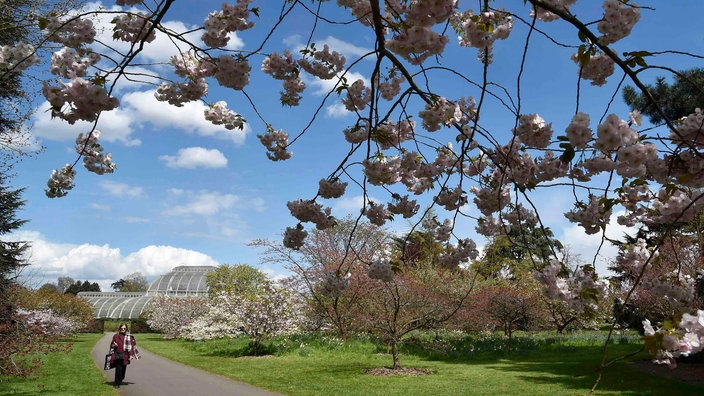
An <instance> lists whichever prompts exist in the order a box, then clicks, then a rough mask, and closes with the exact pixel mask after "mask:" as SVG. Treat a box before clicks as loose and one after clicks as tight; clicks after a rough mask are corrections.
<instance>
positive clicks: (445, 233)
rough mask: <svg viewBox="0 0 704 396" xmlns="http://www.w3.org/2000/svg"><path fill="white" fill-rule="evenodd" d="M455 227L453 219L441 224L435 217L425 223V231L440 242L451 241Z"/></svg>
mask: <svg viewBox="0 0 704 396" xmlns="http://www.w3.org/2000/svg"><path fill="white" fill-rule="evenodd" d="M454 225H455V223H454V221H452V219H445V220H443V222H442V223H440V222H439V221H438V220H437V219H436V218H435V217H433V218H430V219H427V220H424V221H423V228H424V230H425V231H426V232H428V233H429V234H430V235H432V236H433V237H434V238H435V240H437V241H440V242H447V241H449V240H450V237H451V236H452V230H453V229H454Z"/></svg>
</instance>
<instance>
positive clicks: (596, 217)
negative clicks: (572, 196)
mask: <svg viewBox="0 0 704 396" xmlns="http://www.w3.org/2000/svg"><path fill="white" fill-rule="evenodd" d="M565 217H566V218H567V219H568V220H569V221H571V222H573V223H577V224H579V225H580V226H582V228H584V232H585V233H587V234H590V235H591V234H596V233H597V232H600V231H601V230H603V229H605V228H606V225H607V224H609V220H610V219H611V208H609V207H608V206H607V204H606V202H605V201H604V200H603V199H601V198H600V197H598V196H596V195H591V194H590V195H589V203H586V204H585V203H584V202H581V201H578V202H576V203H575V208H574V209H572V210H570V211H569V212H567V213H565Z"/></svg>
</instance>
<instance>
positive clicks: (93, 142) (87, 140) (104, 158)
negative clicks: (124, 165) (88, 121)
mask: <svg viewBox="0 0 704 396" xmlns="http://www.w3.org/2000/svg"><path fill="white" fill-rule="evenodd" d="M98 138H100V131H99V130H97V129H95V130H93V132H91V133H88V134H86V135H83V133H80V134H78V137H77V138H76V152H77V153H78V155H80V156H82V157H83V166H85V167H86V169H88V170H89V171H91V172H93V173H95V174H98V175H102V174H105V173H113V172H114V171H115V168H116V167H117V166H116V165H115V163H114V162H112V155H111V154H110V153H106V154H103V150H104V149H103V146H101V145H100V143H98Z"/></svg>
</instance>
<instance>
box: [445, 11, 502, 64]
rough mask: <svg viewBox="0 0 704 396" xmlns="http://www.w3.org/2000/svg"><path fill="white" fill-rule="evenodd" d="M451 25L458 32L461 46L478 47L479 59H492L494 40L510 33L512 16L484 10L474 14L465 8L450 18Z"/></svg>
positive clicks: (486, 60)
mask: <svg viewBox="0 0 704 396" xmlns="http://www.w3.org/2000/svg"><path fill="white" fill-rule="evenodd" d="M451 22H452V25H453V26H454V27H455V30H457V31H458V32H459V33H460V36H459V43H460V45H461V46H463V47H475V48H477V49H479V56H478V58H479V60H480V61H482V62H486V63H491V61H492V54H491V52H492V49H493V46H494V42H495V41H496V40H499V39H500V40H505V39H507V38H508V36H509V35H510V34H511V28H512V27H513V18H512V17H511V16H510V15H509V13H507V12H504V11H485V12H482V13H480V14H477V15H475V14H474V11H472V10H467V11H465V12H463V13H457V14H455V15H454V16H453V17H452V18H451Z"/></svg>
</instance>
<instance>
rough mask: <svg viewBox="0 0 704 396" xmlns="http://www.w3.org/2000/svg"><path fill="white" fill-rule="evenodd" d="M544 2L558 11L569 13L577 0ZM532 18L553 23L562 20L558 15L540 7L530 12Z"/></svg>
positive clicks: (535, 7)
mask: <svg viewBox="0 0 704 396" xmlns="http://www.w3.org/2000/svg"><path fill="white" fill-rule="evenodd" d="M544 2H545V3H546V4H548V5H551V6H553V7H555V8H557V9H560V10H563V11H565V12H569V10H570V6H572V5H574V3H576V2H577V0H544ZM530 16H531V18H536V19H538V20H541V21H543V22H552V21H556V20H558V19H560V17H559V16H558V15H557V14H555V13H553V12H550V11H548V10H546V9H544V8H542V7H538V6H534V7H533V9H532V10H531V11H530Z"/></svg>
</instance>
